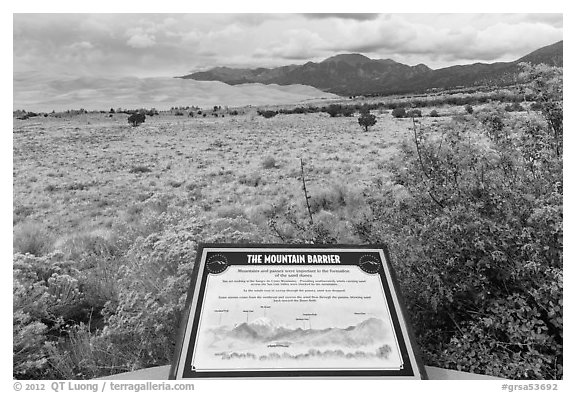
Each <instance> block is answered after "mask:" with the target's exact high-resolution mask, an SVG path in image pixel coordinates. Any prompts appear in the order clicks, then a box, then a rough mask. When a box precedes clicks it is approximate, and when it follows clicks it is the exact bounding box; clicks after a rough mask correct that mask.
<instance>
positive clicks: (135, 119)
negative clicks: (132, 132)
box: [128, 113, 146, 127]
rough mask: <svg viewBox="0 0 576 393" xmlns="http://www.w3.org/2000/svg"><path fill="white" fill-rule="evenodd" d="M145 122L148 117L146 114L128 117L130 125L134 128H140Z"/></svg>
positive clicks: (135, 114)
mask: <svg viewBox="0 0 576 393" xmlns="http://www.w3.org/2000/svg"><path fill="white" fill-rule="evenodd" d="M145 121H146V115H145V114H144V113H134V114H132V115H130V116H129V117H128V123H130V124H131V125H132V127H138V126H139V125H140V124H142V123H144V122H145Z"/></svg>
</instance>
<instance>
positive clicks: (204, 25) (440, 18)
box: [13, 14, 563, 77]
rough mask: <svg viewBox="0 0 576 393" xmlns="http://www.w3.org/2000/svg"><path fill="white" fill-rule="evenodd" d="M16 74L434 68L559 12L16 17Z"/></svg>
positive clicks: (552, 31) (554, 18)
mask: <svg viewBox="0 0 576 393" xmlns="http://www.w3.org/2000/svg"><path fill="white" fill-rule="evenodd" d="M13 31H14V40H13V44H14V49H13V57H14V62H13V64H14V72H15V74H16V73H20V72H24V73H28V72H34V73H42V74H46V75H52V76H58V75H62V76H64V75H65V76H87V75H90V76H102V77H107V76H136V77H156V76H177V75H184V74H187V73H189V72H192V71H197V70H204V69H208V68H211V67H214V66H231V67H256V66H264V67H271V66H279V65H286V64H303V63H305V62H307V61H319V60H322V59H324V58H326V57H329V56H332V55H334V54H337V53H350V52H354V53H362V54H365V55H367V56H369V57H371V58H391V59H394V60H396V61H399V62H402V63H405V64H410V65H415V64H418V63H424V64H426V65H428V66H430V67H432V68H440V67H445V66H449V65H453V64H466V63H473V62H495V61H510V60H515V59H517V58H519V57H521V56H523V55H525V54H527V53H529V52H531V51H533V50H535V49H538V48H540V47H542V46H544V45H548V44H552V43H554V42H556V41H559V40H562V39H563V34H562V31H563V18H562V15H561V14H130V15H126V14H14V18H13Z"/></svg>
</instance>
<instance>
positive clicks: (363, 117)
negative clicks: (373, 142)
mask: <svg viewBox="0 0 576 393" xmlns="http://www.w3.org/2000/svg"><path fill="white" fill-rule="evenodd" d="M358 124H360V126H362V127H364V131H366V132H367V131H368V127H372V126H373V125H374V124H376V116H374V115H372V114H371V113H370V112H363V113H361V114H360V117H359V118H358Z"/></svg>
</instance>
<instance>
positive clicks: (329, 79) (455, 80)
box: [179, 41, 563, 96]
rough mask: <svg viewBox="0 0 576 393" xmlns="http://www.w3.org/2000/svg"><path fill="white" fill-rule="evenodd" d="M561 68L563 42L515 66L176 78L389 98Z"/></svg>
mask: <svg viewBox="0 0 576 393" xmlns="http://www.w3.org/2000/svg"><path fill="white" fill-rule="evenodd" d="M522 62H528V63H533V64H540V63H544V64H548V65H553V66H559V67H561V66H562V62H563V41H559V42H557V43H555V44H552V45H548V46H545V47H543V48H540V49H538V50H535V51H534V52H531V53H529V54H527V55H526V56H523V57H521V58H519V59H517V60H515V61H511V62H498V63H491V64H487V63H475V64H469V65H455V66H451V67H445V68H440V69H436V70H433V69H431V68H429V67H428V66H426V65H425V64H418V65H415V66H409V65H406V64H402V63H398V62H396V61H394V60H391V59H370V58H368V57H366V56H364V55H362V54H358V53H353V54H339V55H336V56H332V57H330V58H327V59H325V60H323V61H321V62H319V63H314V62H308V63H306V64H303V65H287V66H282V67H277V68H255V69H249V68H229V67H216V68H212V69H210V70H207V71H201V72H195V73H192V74H188V75H184V76H181V77H179V78H182V79H193V80H197V81H220V82H224V83H227V84H229V85H239V84H245V83H262V84H277V85H293V84H301V85H309V86H313V87H315V88H318V89H320V90H323V91H325V92H329V93H334V94H338V95H345V96H350V95H390V94H405V93H419V92H424V91H427V90H431V89H450V88H459V87H472V86H482V85H488V86H505V85H509V84H512V83H514V81H515V78H516V76H517V75H518V72H519V67H518V64H519V63H522Z"/></svg>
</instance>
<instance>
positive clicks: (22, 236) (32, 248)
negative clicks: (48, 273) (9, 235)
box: [13, 222, 52, 256]
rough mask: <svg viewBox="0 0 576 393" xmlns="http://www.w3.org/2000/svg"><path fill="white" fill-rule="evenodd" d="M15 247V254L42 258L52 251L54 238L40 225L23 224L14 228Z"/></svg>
mask: <svg viewBox="0 0 576 393" xmlns="http://www.w3.org/2000/svg"><path fill="white" fill-rule="evenodd" d="M13 246H14V251H15V252H19V253H22V254H26V253H29V254H32V255H36V256H42V255H46V254H47V253H49V252H50V250H51V249H52V238H51V237H50V235H49V234H48V232H47V231H46V230H45V229H44V228H43V227H42V226H40V225H39V224H36V223H32V222H26V223H21V224H18V225H16V226H15V227H14V239H13Z"/></svg>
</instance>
